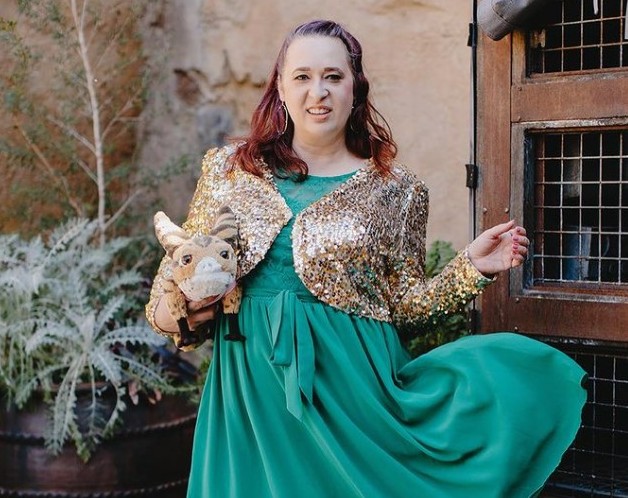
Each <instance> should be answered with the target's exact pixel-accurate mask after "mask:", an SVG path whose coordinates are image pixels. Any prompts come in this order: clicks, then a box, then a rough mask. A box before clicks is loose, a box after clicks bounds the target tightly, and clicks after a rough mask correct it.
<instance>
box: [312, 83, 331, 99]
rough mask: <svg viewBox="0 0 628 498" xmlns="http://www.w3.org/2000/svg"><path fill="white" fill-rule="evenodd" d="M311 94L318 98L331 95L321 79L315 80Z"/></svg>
mask: <svg viewBox="0 0 628 498" xmlns="http://www.w3.org/2000/svg"><path fill="white" fill-rule="evenodd" d="M310 94H311V95H312V97H315V98H316V99H319V100H322V99H324V98H325V97H327V96H328V95H329V89H328V88H327V87H326V85H325V82H324V81H323V80H321V79H319V80H315V81H314V82H313V83H312V86H311V87H310Z"/></svg>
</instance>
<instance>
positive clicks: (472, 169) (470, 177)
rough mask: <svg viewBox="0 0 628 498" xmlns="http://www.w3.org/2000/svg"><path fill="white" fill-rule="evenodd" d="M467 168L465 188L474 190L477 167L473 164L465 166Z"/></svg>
mask: <svg viewBox="0 0 628 498" xmlns="http://www.w3.org/2000/svg"><path fill="white" fill-rule="evenodd" d="M465 167H466V168H467V188H470V189H471V190H475V189H476V188H478V167H477V165H475V164H465Z"/></svg>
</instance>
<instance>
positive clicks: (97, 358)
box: [0, 219, 186, 459]
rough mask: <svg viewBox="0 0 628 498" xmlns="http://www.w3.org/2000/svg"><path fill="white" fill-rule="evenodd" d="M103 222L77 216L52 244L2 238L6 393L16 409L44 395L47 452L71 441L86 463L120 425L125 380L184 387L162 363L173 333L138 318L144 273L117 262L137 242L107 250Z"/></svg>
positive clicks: (0, 385)
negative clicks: (159, 351) (158, 358)
mask: <svg viewBox="0 0 628 498" xmlns="http://www.w3.org/2000/svg"><path fill="white" fill-rule="evenodd" d="M97 228H98V227H97V224H95V223H94V222H91V221H88V220H84V219H77V220H72V221H69V222H67V223H64V224H62V225H60V226H59V227H57V228H56V229H55V230H53V231H52V233H51V235H50V236H49V237H48V238H47V239H46V240H43V239H42V238H41V237H35V238H33V239H32V240H21V239H20V238H18V237H16V236H15V235H10V236H0V391H2V392H3V393H5V394H6V396H7V398H8V401H9V403H15V404H17V406H18V407H24V406H25V405H26V404H27V403H28V401H29V400H30V399H31V398H32V397H33V396H34V395H35V394H36V393H41V392H43V393H44V394H45V396H46V397H49V398H50V399H51V403H52V404H51V412H50V427H49V428H48V431H47V433H46V436H47V446H48V448H50V449H51V450H52V451H54V452H57V451H59V450H60V449H61V447H62V446H63V445H64V444H65V443H66V442H67V441H69V440H72V441H73V442H74V444H75V445H76V447H77V451H78V452H79V455H81V457H82V458H84V459H87V458H89V456H90V455H91V452H92V451H93V449H94V448H95V447H96V445H97V444H98V443H99V442H100V441H101V440H102V439H103V438H104V437H106V436H107V435H108V434H110V433H111V432H112V431H113V430H114V428H115V427H116V425H117V422H118V420H119V418H120V414H121V412H122V411H123V410H124V409H125V406H126V404H125V400H124V396H125V394H126V385H127V384H129V383H131V382H132V383H133V385H134V390H135V391H137V390H144V391H147V392H148V391H156V390H158V391H162V392H178V391H182V390H185V389H186V388H184V387H179V386H177V385H176V382H173V380H172V379H171V378H170V377H169V375H168V374H167V373H166V372H165V371H164V370H163V368H162V365H160V364H159V362H155V361H154V355H155V351H156V348H159V347H162V346H163V345H164V343H165V339H164V338H163V337H161V336H159V335H157V334H155V333H154V332H153V331H152V330H151V329H150V328H149V326H148V324H147V323H146V322H145V320H144V319H143V318H140V317H139V316H138V315H139V313H138V311H137V310H138V309H139V308H140V307H141V306H140V304H141V303H143V302H144V301H145V299H146V296H145V295H143V292H142V290H141V289H142V286H141V285H140V284H141V283H142V281H143V279H142V278H141V276H140V275H139V273H137V272H136V271H133V270H125V269H118V268H117V267H116V264H115V262H116V257H117V255H118V254H119V253H120V252H121V251H124V250H125V248H127V247H128V245H129V243H130V242H131V241H132V239H128V238H115V239H111V240H110V241H109V242H108V243H106V244H105V245H104V246H100V245H98V244H94V239H95V235H96V232H97ZM103 386H108V393H109V394H108V395H109V396H110V397H113V407H112V408H111V407H110V408H105V407H106V406H110V405H111V404H110V403H109V404H107V403H105V399H104V391H105V389H103ZM79 387H80V388H81V389H79ZM85 387H86V388H87V389H86V394H83V395H82V398H81V399H79V396H78V395H77V393H78V392H79V391H82V390H83V389H84V388H85Z"/></svg>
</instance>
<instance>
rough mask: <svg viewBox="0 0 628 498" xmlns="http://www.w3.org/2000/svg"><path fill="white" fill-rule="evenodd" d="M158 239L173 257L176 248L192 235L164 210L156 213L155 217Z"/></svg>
mask: <svg viewBox="0 0 628 498" xmlns="http://www.w3.org/2000/svg"><path fill="white" fill-rule="evenodd" d="M153 223H154V225H155V235H157V240H158V241H159V243H160V244H161V245H162V247H163V248H164V249H165V250H166V254H168V256H170V257H172V253H174V251H175V249H176V248H177V247H179V246H180V245H181V244H183V243H185V242H187V241H188V240H189V238H190V236H189V235H188V234H187V233H186V232H185V230H183V229H182V228H181V227H179V226H177V225H175V224H174V223H173V222H172V221H170V218H168V216H167V215H166V213H164V212H163V211H159V212H158V213H156V214H155V217H154V219H153Z"/></svg>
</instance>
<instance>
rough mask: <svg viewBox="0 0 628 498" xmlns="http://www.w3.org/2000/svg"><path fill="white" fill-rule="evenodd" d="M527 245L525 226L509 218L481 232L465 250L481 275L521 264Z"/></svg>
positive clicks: (490, 274)
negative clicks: (505, 221) (518, 224)
mask: <svg viewBox="0 0 628 498" xmlns="http://www.w3.org/2000/svg"><path fill="white" fill-rule="evenodd" d="M529 245H530V241H529V240H528V238H527V237H526V230H525V228H523V227H520V226H517V225H515V221H514V220H511V221H509V222H508V223H502V224H501V225H496V226H494V227H492V228H489V229H488V230H486V231H484V232H482V233H481V234H480V235H478V237H477V238H476V239H475V240H474V241H473V242H471V244H469V246H468V248H467V251H468V255H469V259H470V260H471V263H473V265H474V266H475V267H476V268H477V269H478V270H479V271H480V272H481V273H482V274H483V275H486V276H493V275H495V274H496V273H499V272H501V271H504V270H509V269H510V268H516V267H517V266H520V265H521V264H523V262H524V261H525V259H526V256H527V254H528V246H529Z"/></svg>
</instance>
